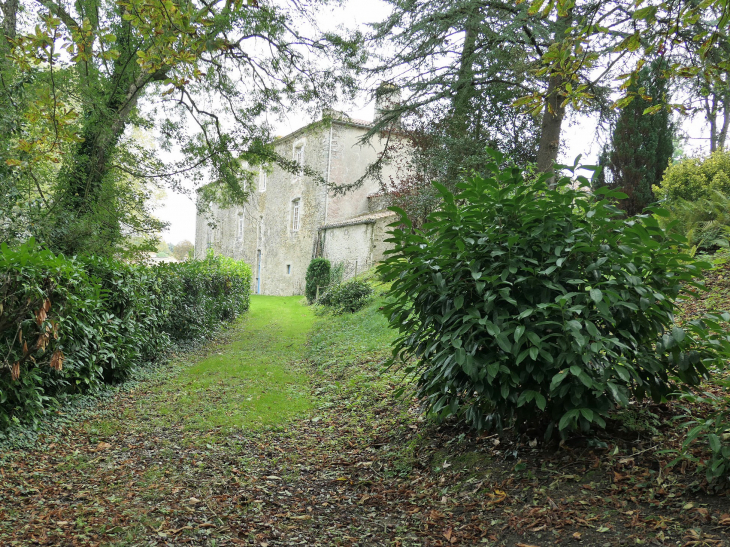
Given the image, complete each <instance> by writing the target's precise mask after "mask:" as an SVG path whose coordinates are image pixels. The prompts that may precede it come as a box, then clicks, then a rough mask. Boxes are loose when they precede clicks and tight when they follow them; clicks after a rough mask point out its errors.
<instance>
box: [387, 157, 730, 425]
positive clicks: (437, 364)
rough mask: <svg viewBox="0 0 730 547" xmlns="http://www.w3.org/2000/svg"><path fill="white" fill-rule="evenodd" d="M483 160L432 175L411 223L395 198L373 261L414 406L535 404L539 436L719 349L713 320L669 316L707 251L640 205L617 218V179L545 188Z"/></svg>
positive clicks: (688, 368) (602, 413)
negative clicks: (418, 217)
mask: <svg viewBox="0 0 730 547" xmlns="http://www.w3.org/2000/svg"><path fill="white" fill-rule="evenodd" d="M494 154H495V156H496V162H495V163H497V164H500V163H502V161H503V159H504V158H503V157H502V156H501V155H499V154H497V153H494ZM489 169H490V170H491V171H492V172H493V173H494V177H492V178H486V179H485V178H481V177H478V176H476V177H473V178H471V179H470V180H469V181H468V182H464V183H462V184H459V185H458V188H459V189H460V191H461V193H460V194H458V195H453V194H452V193H450V192H449V191H448V190H447V189H446V188H445V187H443V186H441V185H438V184H437V185H436V187H437V188H438V189H439V191H440V192H441V195H442V198H443V206H442V210H441V211H438V212H435V213H433V214H432V215H430V217H429V222H428V223H427V224H425V225H424V226H423V227H422V229H421V230H420V231H417V232H416V231H414V230H412V229H411V224H410V221H409V219H408V218H407V217H406V215H405V214H404V213H403V212H402V211H398V212H399V213H400V214H401V218H400V220H398V222H397V223H395V224H392V225H391V226H393V227H394V229H393V232H392V237H391V238H390V239H389V240H388V241H390V242H392V243H394V245H395V247H394V249H393V250H392V251H391V252H390V253H389V256H388V258H387V259H386V260H385V261H384V263H383V264H381V266H380V267H379V272H380V274H381V275H382V276H383V278H384V280H385V281H391V282H392V289H391V295H390V296H391V298H392V300H391V301H390V302H389V303H388V304H387V305H386V306H385V307H384V312H385V313H386V315H387V316H388V318H389V321H390V324H391V327H393V328H395V329H397V330H398V331H399V332H400V336H399V337H398V339H397V340H396V343H395V345H394V350H393V355H394V362H396V361H400V362H404V363H407V365H406V367H407V368H406V370H407V371H408V372H410V373H412V374H414V375H415V376H416V377H417V394H418V396H420V397H422V398H425V402H426V405H427V408H428V409H429V410H430V411H432V412H433V413H437V414H439V415H442V416H446V415H456V416H459V417H460V418H462V419H464V420H465V421H466V422H468V423H469V424H470V425H471V426H473V427H475V428H478V429H480V428H488V427H494V428H500V427H503V426H504V425H506V424H511V423H514V422H515V421H517V422H523V421H526V420H532V421H534V420H535V419H536V417H538V416H540V415H543V416H544V417H545V418H546V419H548V420H549V425H548V430H547V431H546V436H548V435H550V434H551V433H552V431H553V426H554V425H555V424H557V425H558V428H559V429H560V430H561V431H563V432H564V431H567V430H570V429H574V428H577V427H580V428H581V429H583V430H588V429H589V428H590V427H591V426H593V425H598V426H601V427H602V426H603V425H604V424H605V417H606V415H607V413H608V411H609V410H610V409H612V408H614V407H615V406H616V405H625V404H627V402H628V400H629V397H630V396H632V395H633V396H635V397H637V398H639V399H643V398H644V397H645V396H650V397H652V398H653V399H655V400H661V399H662V398H665V397H667V396H669V395H670V393H672V392H674V391H675V390H676V389H677V388H678V385H679V386H681V385H697V384H698V383H699V382H700V381H701V380H702V379H703V378H705V377H706V376H707V374H708V367H709V366H710V365H711V364H712V363H720V362H721V358H722V355H723V354H727V352H728V346H729V344H728V341H727V340H726V338H725V337H723V336H720V335H710V334H708V330H707V328H711V329H713V331H714V332H720V331H721V329H720V325H719V324H718V323H716V322H713V321H712V320H709V319H708V320H706V321H705V322H704V323H702V322H699V321H695V322H692V323H688V324H686V325H684V327H683V328H680V327H678V326H676V325H674V324H673V317H674V311H675V301H676V299H677V297H678V296H679V294H680V290H682V289H687V288H691V287H697V286H698V283H697V279H698V277H699V276H700V275H701V268H702V267H703V266H707V265H703V264H700V263H696V262H694V261H693V260H692V259H691V258H690V257H689V256H687V255H685V254H678V252H677V251H676V245H677V241H675V240H674V239H672V238H670V237H668V236H667V234H666V233H665V232H664V231H663V230H662V229H661V228H660V226H659V224H658V222H657V221H656V219H655V218H654V217H651V216H642V217H636V218H634V219H631V220H629V221H627V220H625V219H624V218H623V217H622V214H621V213H620V211H618V210H617V209H616V207H615V206H613V205H611V203H610V202H609V199H614V198H621V197H623V195H622V194H619V193H618V192H611V191H609V190H607V189H601V190H599V191H597V194H599V195H600V196H603V198H604V199H601V200H598V199H594V198H593V196H591V195H589V194H587V193H586V192H584V191H582V190H576V189H574V188H573V186H572V185H571V181H570V180H568V179H567V178H563V179H561V180H560V181H558V182H557V184H556V187H555V188H554V189H550V188H548V186H547V184H546V177H545V176H542V177H540V178H539V179H538V180H537V181H534V182H525V181H524V179H523V177H522V175H521V173H520V171H519V169H517V168H508V169H506V170H504V171H502V172H499V171H498V169H497V167H496V166H495V164H492V165H490V166H489ZM578 180H579V181H580V182H581V183H583V184H584V185H586V186H588V181H587V180H586V179H585V178H583V177H578ZM658 213H660V214H665V213H663V212H661V211H658ZM673 237H674V238H675V239H679V238H678V236H673Z"/></svg>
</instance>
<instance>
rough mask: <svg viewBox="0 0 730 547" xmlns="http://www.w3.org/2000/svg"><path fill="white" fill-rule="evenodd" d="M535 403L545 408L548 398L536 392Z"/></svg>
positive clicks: (538, 406) (542, 408) (540, 407)
mask: <svg viewBox="0 0 730 547" xmlns="http://www.w3.org/2000/svg"><path fill="white" fill-rule="evenodd" d="M535 404H536V405H537V408H539V409H540V410H545V407H546V406H547V400H546V399H545V397H543V396H542V395H540V394H539V393H535Z"/></svg>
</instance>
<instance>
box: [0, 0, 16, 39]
mask: <svg viewBox="0 0 730 547" xmlns="http://www.w3.org/2000/svg"><path fill="white" fill-rule="evenodd" d="M19 4H20V0H5V2H0V9H2V12H3V33H4V34H5V37H6V38H11V39H13V38H15V36H16V33H17V26H18V5H19Z"/></svg>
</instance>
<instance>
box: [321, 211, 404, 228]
mask: <svg viewBox="0 0 730 547" xmlns="http://www.w3.org/2000/svg"><path fill="white" fill-rule="evenodd" d="M390 216H395V213H394V212H393V211H376V212H375V213H365V214H363V215H358V216H356V217H353V218H351V219H348V220H344V221H342V222H337V223H335V224H326V225H324V226H322V227H321V228H320V230H327V229H329V228H341V227H342V226H354V225H356V224H375V221H376V220H379V219H381V218H387V217H390Z"/></svg>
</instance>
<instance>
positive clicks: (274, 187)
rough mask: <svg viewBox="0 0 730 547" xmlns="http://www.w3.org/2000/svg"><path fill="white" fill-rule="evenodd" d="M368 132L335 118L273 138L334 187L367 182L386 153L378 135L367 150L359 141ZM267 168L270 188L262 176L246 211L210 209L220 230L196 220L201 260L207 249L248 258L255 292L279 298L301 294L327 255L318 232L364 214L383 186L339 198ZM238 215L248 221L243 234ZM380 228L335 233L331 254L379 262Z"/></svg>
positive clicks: (365, 186) (300, 178) (310, 182)
mask: <svg viewBox="0 0 730 547" xmlns="http://www.w3.org/2000/svg"><path fill="white" fill-rule="evenodd" d="M366 131H367V126H365V125H363V124H358V123H351V122H349V121H337V120H335V121H333V122H332V124H331V126H328V125H324V124H313V125H311V126H308V127H305V128H303V129H300V130H298V131H295V132H294V133H292V134H290V135H288V136H286V137H284V138H282V139H279V140H278V141H276V143H275V147H276V151H277V152H278V153H279V154H280V155H282V156H284V157H288V158H294V157H295V151H296V149H297V148H298V147H300V146H301V147H303V150H304V162H305V164H306V165H307V166H308V167H311V168H313V169H315V170H316V171H318V172H319V173H322V175H323V176H324V177H325V179H327V178H328V177H329V181H330V182H331V183H332V184H334V185H343V184H351V183H353V182H355V181H357V180H358V179H359V178H360V177H362V175H363V174H364V173H365V171H366V169H367V167H368V165H370V164H371V163H373V162H374V161H376V160H377V157H378V154H379V152H380V151H381V150H382V146H383V143H382V142H380V140H379V138H378V137H374V138H373V139H372V142H371V143H368V144H365V145H362V144H361V143H359V142H358V141H359V139H360V138H361V137H362V135H364V134H365V132H366ZM266 170H267V177H266V179H267V180H266V188H265V189H264V188H262V185H261V176H259V179H258V184H257V187H256V188H252V189H251V194H250V198H249V201H248V203H247V204H246V205H245V206H244V207H239V208H229V209H221V208H218V207H216V206H213V208H212V209H213V210H212V217H213V219H214V221H215V223H216V225H217V226H216V228H215V229H211V228H210V227H209V226H208V219H206V218H205V217H204V216H201V215H198V218H197V219H196V236H195V249H196V255H197V256H198V257H201V256H204V254H205V252H206V249H207V248H209V247H210V248H213V249H214V250H215V251H216V252H218V253H222V254H225V255H227V256H231V257H233V258H236V259H239V260H244V261H245V262H247V263H248V264H250V265H251V268H252V269H253V272H254V275H253V277H254V287H253V290H254V292H260V293H261V294H269V295H280V296H288V295H294V294H303V292H304V285H305V274H306V270H307V266H308V265H309V262H310V261H311V259H312V257H313V256H315V253H316V252H317V251H318V250H319V251H320V252H321V251H323V250H324V249H323V248H322V247H321V246H320V247H318V246H317V245H318V244H319V243H321V240H320V239H319V238H320V228H322V227H323V226H326V225H331V224H336V223H341V222H343V221H347V220H349V219H352V218H353V217H356V216H358V215H362V214H367V213H368V212H369V209H368V199H367V196H368V195H369V194H372V193H374V192H377V191H378V190H379V185H378V183H377V181H372V180H368V181H366V182H365V184H363V185H362V186H361V187H360V188H358V189H356V190H353V191H351V192H348V193H347V194H345V195H341V196H335V195H334V194H333V193H331V192H327V189H326V188H325V187H323V186H321V185H318V184H316V182H315V181H314V180H313V179H312V178H311V177H306V176H304V175H293V174H291V173H288V172H286V171H284V170H282V169H281V168H279V167H278V166H275V165H274V166H269V167H267V168H266ZM386 171H387V169H386ZM294 200H298V204H299V219H300V225H299V229H298V230H295V229H293V228H294V226H293V218H292V214H293V203H294ZM240 218H243V231H242V233H241V231H240V230H239V219H240ZM382 224H383V223H382V222H380V220H378V221H375V222H374V223H370V224H364V225H356V226H353V227H352V229H351V230H349V231H345V232H337V233H336V234H335V235H333V236H332V237H333V243H332V247H331V249H332V250H331V252H332V253H333V256H334V257H345V258H347V259H350V258H353V259H359V258H358V257H362V259H361V260H362V261H363V263H365V262H370V263H372V260H373V258H374V257H376V256H378V257H380V258H379V259H382V250H378V249H375V250H374V249H373V245H374V244H376V245H382V240H383V239H384V235H383V233H384V232H383V229H382V226H381V225H382ZM331 260H333V259H331ZM334 261H335V262H336V261H337V258H336V259H335V260H334ZM259 278H260V281H259Z"/></svg>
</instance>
